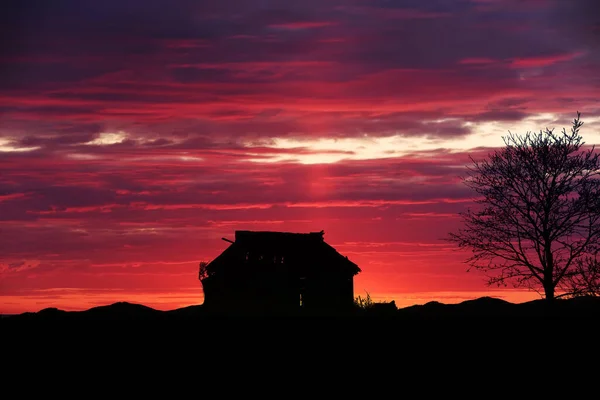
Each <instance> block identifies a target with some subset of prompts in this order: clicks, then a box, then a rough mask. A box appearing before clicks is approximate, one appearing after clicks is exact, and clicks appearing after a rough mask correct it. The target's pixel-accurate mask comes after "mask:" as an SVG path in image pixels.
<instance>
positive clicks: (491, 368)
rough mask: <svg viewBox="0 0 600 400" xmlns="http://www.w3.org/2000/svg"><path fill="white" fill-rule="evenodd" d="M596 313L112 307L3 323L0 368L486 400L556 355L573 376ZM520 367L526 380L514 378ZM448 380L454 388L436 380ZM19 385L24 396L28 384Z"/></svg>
mask: <svg viewBox="0 0 600 400" xmlns="http://www.w3.org/2000/svg"><path fill="white" fill-rule="evenodd" d="M599 317H600V298H578V299H570V300H560V301H556V303H555V304H554V305H553V306H552V307H549V306H548V305H547V304H546V303H545V302H544V301H542V300H539V301H533V302H528V303H521V304H513V303H508V302H506V301H503V300H500V299H495V298H488V297H484V298H480V299H476V300H470V301H465V302H462V303H460V304H442V303H437V302H430V303H427V304H424V305H415V306H412V307H406V308H401V309H396V308H395V305H391V304H379V305H378V306H376V307H374V308H372V309H369V310H356V311H355V312H352V313H345V314H330V313H324V312H322V313H319V314H306V313H305V314H298V315H278V316H274V315H271V316H268V315H258V314H256V313H255V314H244V315H241V314H240V315H226V314H215V313H211V312H209V311H208V310H206V309H204V308H203V307H202V306H190V307H185V308H181V309H177V310H171V311H158V310H154V309H152V308H149V307H145V306H143V305H139V304H130V303H123V302H121V303H115V304H112V305H108V306H103V307H95V308H92V309H89V310H86V311H80V312H66V311H61V310H57V309H45V310H41V311H39V312H36V313H24V314H20V315H14V316H5V317H2V318H0V339H1V340H2V344H3V347H2V357H3V362H2V363H3V365H4V366H8V367H10V371H12V372H13V373H14V374H15V376H16V378H15V379H21V378H22V377H24V376H27V377H29V376H31V374H32V371H34V370H35V371H42V372H38V373H35V374H34V376H41V377H44V376H45V375H44V374H46V373H48V372H51V373H53V374H57V375H59V376H60V377H61V379H63V378H64V379H68V378H69V376H70V375H69V374H74V373H75V374H80V375H89V376H90V377H92V378H93V380H95V382H94V384H93V385H92V386H89V387H93V388H103V387H105V386H106V385H108V386H106V387H107V388H110V389H111V390H113V388H114V385H115V383H114V382H116V380H123V379H125V380H126V381H125V384H126V385H128V386H134V387H138V386H137V385H139V384H140V383H139V382H142V381H140V379H143V387H144V388H145V390H148V389H149V390H150V391H152V390H153V389H152V388H154V385H156V384H158V383H160V382H161V380H162V379H163V377H164V376H167V375H172V376H174V377H175V380H176V381H177V382H178V383H177V385H183V386H182V387H185V386H187V385H190V386H193V389H190V390H192V392H193V391H197V390H198V387H200V386H202V387H204V385H207V384H211V383H212V384H217V383H218V385H219V387H220V389H219V390H221V391H223V390H225V391H227V390H230V389H231V390H233V389H235V388H236V387H237V388H238V389H239V388H243V389H244V390H245V388H246V387H247V386H240V384H239V382H238V380H239V379H242V378H244V377H247V378H248V379H250V377H251V376H253V377H258V378H252V379H251V381H252V382H254V384H255V385H257V384H258V385H259V386H260V392H261V393H262V391H264V390H265V389H266V388H267V387H270V388H275V387H277V388H278V387H279V386H277V385H280V383H278V382H280V380H281V379H282V377H284V378H285V381H287V384H286V385H287V386H285V387H287V389H286V390H288V391H289V390H292V389H293V390H294V391H295V390H299V389H300V388H303V387H305V386H306V385H307V384H308V383H311V382H312V383H314V382H320V381H325V382H326V383H327V385H329V386H330V387H334V388H336V389H335V390H336V391H337V390H338V389H339V388H342V389H343V390H344V391H347V392H348V391H349V392H353V391H355V390H356V385H358V384H360V383H361V382H363V383H364V382H365V378H367V377H368V379H366V382H369V385H370V386H369V387H370V389H369V390H370V391H372V390H374V388H377V387H382V386H381V385H382V384H383V385H384V386H385V382H387V384H388V385H392V386H393V387H394V388H396V389H398V388H399V387H400V386H402V387H404V386H405V385H411V384H412V385H417V386H419V387H420V389H419V390H421V391H423V392H422V393H425V394H427V393H430V391H431V390H435V389H439V390H442V389H443V391H446V390H450V389H452V388H454V389H452V390H455V391H458V392H459V393H463V391H464V390H465V389H466V388H471V389H477V388H479V387H480V386H481V385H480V383H479V382H480V380H481V379H483V378H486V379H487V380H488V382H490V383H488V385H487V389H485V393H487V394H486V395H485V396H483V398H486V399H487V398H490V399H492V398H496V397H494V396H492V394H493V393H495V390H496V389H494V390H493V391H490V390H491V389H490V388H491V387H494V388H495V385H497V384H498V383H499V382H500V383H501V384H502V385H506V383H505V382H503V380H504V377H505V375H506V376H509V375H510V379H509V381H510V382H511V384H512V383H515V382H517V381H518V382H517V383H519V382H521V383H522V381H523V382H525V381H528V379H529V378H527V377H528V376H530V373H531V372H532V371H546V369H547V367H548V368H550V367H551V366H552V365H554V364H556V360H555V358H556V357H557V356H560V357H564V358H565V359H567V361H566V363H558V365H559V367H560V370H561V373H560V374H561V380H562V379H563V378H562V376H563V374H564V372H565V371H567V372H568V371H571V370H573V371H579V372H577V374H580V373H581V370H582V368H581V366H583V365H587V362H588V361H589V360H597V356H596V355H595V354H596V353H597V352H598V351H597V349H598V346H597V341H598V340H597V337H598V336H597V332H598V320H599ZM65 366H68V368H69V371H70V372H69V374H66V373H65V372H64V371H63V368H65ZM572 366H573V367H572ZM575 367H577V368H575ZM573 368H575V369H573ZM586 368H587V367H586ZM586 368H583V371H587V369H586ZM519 369H523V370H526V371H527V373H524V372H523V373H518V374H517V372H516V371H517V370H519ZM92 370H94V371H96V372H94V373H91V372H90V371H92ZM98 370H101V371H103V372H98ZM139 371H145V372H144V374H141V373H140V372H139ZM40 374H41V375H40ZM134 375H135V379H134ZM98 376H101V377H103V378H102V379H103V380H100V381H97V380H98ZM152 376H154V378H151V377H152ZM448 376H453V377H454V378H453V379H452V385H453V386H452V385H451V386H448V385H447V384H445V385H442V384H441V383H440V382H438V381H437V380H438V379H442V378H444V379H445V377H448ZM232 377H235V378H232ZM424 377H428V380H426V381H424V380H423V379H424ZM482 377H483V378H482ZM500 377H502V378H500ZM40 379H41V378H40ZM338 379H339V380H338ZM5 382H6V384H7V385H8V384H12V381H10V380H8V379H7V380H6V381H5ZM15 382H17V381H15ZM28 382H29V383H26V384H23V385H25V386H20V387H22V388H23V389H21V390H25V389H27V390H28V389H29V388H30V387H31V388H33V386H31V385H32V384H31V380H29V381H28ZM266 382H268V383H266ZM332 382H336V383H335V385H334V384H333V383H332ZM423 382H425V383H423ZM427 382H429V383H427ZM491 382H493V384H492V383H491ZM561 382H562V381H561ZM521 383H519V385H520V384H521ZM475 384H476V385H475ZM515 384H516V383H515ZM36 385H38V384H37V383H36ZM111 385H112V386H111ZM473 385H475V386H473ZM478 385H479V386H478ZM502 385H501V386H502ZM38 386H39V385H38ZM238 386H239V387H238ZM39 387H42V386H39ZM44 390H45V389H44ZM94 390H96V389H94ZM115 390H116V389H115ZM136 390H137V389H136ZM186 390H187V389H186ZM278 390H279V389H278ZM340 390H341V389H340ZM398 390H399V389H398ZM510 390H511V391H514V392H515V393H516V392H517V389H514V388H513V389H510ZM519 390H520V389H519ZM477 391H478V393H479V394H481V393H484V392H481V391H480V389H477ZM192 392H189V393H192ZM492 392H493V393H492ZM189 393H188V394H189ZM286 393H287V392H286ZM431 393H433V392H431ZM478 396H479V395H478ZM171 397H173V396H171V395H169V398H171ZM478 398H481V397H478ZM575 398H577V397H576V396H575Z"/></svg>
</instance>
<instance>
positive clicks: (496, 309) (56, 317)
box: [1, 297, 600, 324]
mask: <svg viewBox="0 0 600 400" xmlns="http://www.w3.org/2000/svg"><path fill="white" fill-rule="evenodd" d="M389 304H390V303H387V304H385V303H384V304H382V303H376V304H375V306H374V307H370V308H366V309H358V308H357V309H356V310H354V311H353V312H350V313H344V314H336V315H333V314H325V313H323V314H319V313H311V314H302V313H298V314H294V315H290V314H286V315H276V316H285V317H294V318H296V317H297V318H302V317H315V316H319V317H344V318H364V317H372V318H385V319H387V320H397V321H399V322H401V321H408V320H414V319H427V320H431V319H438V320H445V321H447V320H453V319H459V318H461V319H462V318H486V319H490V318H493V319H506V318H532V317H533V318H537V317H578V318H579V317H583V318H594V319H595V318H598V317H600V297H581V298H573V299H565V300H556V302H555V304H554V305H552V306H550V305H549V304H547V302H546V301H544V300H534V301H529V302H525V303H510V302H508V301H505V300H502V299H498V298H493V297H481V298H478V299H473V300H466V301H463V302H460V303H457V304H444V303H441V302H437V301H431V302H428V303H425V304H420V305H412V306H409V307H404V308H399V309H396V308H395V305H394V306H393V307H387V306H388V305H389ZM382 305H386V307H381V306H382ZM378 306H379V307H378ZM238 316H241V317H262V316H271V315H264V314H260V313H255V314H252V313H250V314H216V313H212V312H209V311H208V310H206V309H205V308H204V307H203V306H202V305H192V306H187V307H182V308H178V309H174V310H168V311H162V310H156V309H153V308H151V307H148V306H144V305H142V304H135V303H128V302H117V303H114V304H110V305H106V306H98V307H93V308H90V309H88V310H84V311H64V310H60V309H57V308H45V309H43V310H40V311H38V312H26V313H22V314H17V315H11V316H5V317H4V318H2V319H1V322H2V323H6V324H10V323H13V322H35V321H46V322H61V321H111V320H115V321H124V320H125V321H139V320H145V321H156V322H172V321H190V322H193V321H200V320H202V319H205V318H212V317H238Z"/></svg>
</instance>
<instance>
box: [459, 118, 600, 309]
mask: <svg viewBox="0 0 600 400" xmlns="http://www.w3.org/2000/svg"><path fill="white" fill-rule="evenodd" d="M580 117H581V115H580V113H579V112H577V118H576V119H574V121H573V125H572V127H571V129H570V131H566V129H563V130H562V132H561V133H555V132H554V130H553V129H548V128H546V129H545V130H544V131H540V132H539V133H535V134H534V133H531V132H527V133H526V134H524V135H517V134H513V133H511V132H509V135H508V136H505V137H503V140H504V144H505V146H504V147H503V148H501V149H499V150H496V151H494V152H493V153H491V154H489V155H488V156H489V157H488V158H487V159H484V160H481V161H475V160H473V159H472V158H471V161H472V163H473V164H472V165H471V166H470V167H469V168H468V172H467V175H466V176H465V177H463V182H464V184H466V185H467V186H468V187H470V188H471V189H473V190H474V191H475V193H476V194H477V195H478V197H477V198H476V199H475V203H476V205H477V207H476V209H468V210H467V211H466V212H463V213H461V217H462V220H463V227H462V228H460V229H459V230H458V231H457V232H454V233H451V234H450V237H449V240H450V241H453V242H455V243H457V245H458V246H459V248H465V249H470V250H471V252H472V255H471V256H470V257H469V258H468V260H467V263H468V264H469V265H470V267H469V269H471V268H475V269H478V270H481V271H484V272H485V273H486V274H487V276H488V278H489V279H488V284H498V285H506V284H507V283H509V282H510V283H512V284H513V285H514V286H516V287H527V288H530V289H533V290H537V291H538V292H540V293H541V292H543V294H544V296H545V298H546V299H547V300H552V299H554V298H555V297H557V296H569V295H570V296H575V295H589V294H598V287H599V285H600V267H599V264H598V253H599V251H600V154H598V153H597V152H596V151H595V148H594V146H591V147H588V148H586V147H585V146H584V145H585V143H584V142H583V140H582V136H581V135H580V134H579V131H580V128H581V127H582V125H583V122H582V121H581V120H580Z"/></svg>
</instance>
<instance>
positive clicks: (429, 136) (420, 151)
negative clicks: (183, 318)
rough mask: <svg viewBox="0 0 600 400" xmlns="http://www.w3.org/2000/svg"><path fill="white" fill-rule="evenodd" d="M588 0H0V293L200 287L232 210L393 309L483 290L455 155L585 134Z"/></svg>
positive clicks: (591, 118) (237, 220)
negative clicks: (511, 136)
mask: <svg viewBox="0 0 600 400" xmlns="http://www.w3.org/2000/svg"><path fill="white" fill-rule="evenodd" d="M598 7H599V3H598V2H597V1H595V0H581V1H559V0H547V1H544V0H519V1H517V0H456V1H448V0H443V1H442V0H432V1H423V0H408V1H385V0H369V1H366V0H346V1H341V0H304V1H301V2H300V1H298V2H296V1H287V0H286V1H268V0H262V1H261V0H247V1H241V0H219V1H191V0H182V1H176V2H173V1H162V0H145V1H142V0H138V1H134V0H118V1H117V0H103V1H91V0H77V1H75V0H72V1H71V0H61V1H56V2H55V1H33V0H8V3H7V6H5V7H4V8H3V12H2V14H1V15H0V36H2V37H3V38H4V40H3V41H2V43H1V44H0V72H1V73H0V313H16V312H23V311H37V310H40V309H42V308H45V307H58V308H62V309H69V310H73V309H86V308H89V307H92V306H95V305H101V304H110V303H113V302H116V301H130V302H136V303H142V304H146V305H148V306H151V307H155V308H158V309H173V308H177V307H180V306H185V305H190V304H199V303H201V302H202V290H201V285H200V282H199V281H198V280H197V269H198V263H199V262H200V261H203V260H211V259H212V258H214V257H216V256H217V255H218V254H219V253H220V252H221V251H222V250H224V249H225V248H226V246H227V245H228V244H227V243H226V242H224V241H222V240H221V237H229V238H233V236H234V231H235V230H237V229H247V230H277V231H295V232H309V231H320V230H324V231H325V240H326V241H327V242H328V243H330V244H331V245H333V246H334V247H335V248H336V249H338V251H340V252H341V253H342V254H344V255H347V256H348V257H349V258H350V259H351V260H353V261H354V262H356V263H357V264H358V265H359V266H360V267H361V268H362V270H363V272H362V273H361V274H359V275H358V276H357V277H356V278H355V294H356V295H359V294H360V295H365V291H366V292H369V293H370V294H371V296H372V297H374V298H375V299H376V300H384V299H385V300H392V299H394V300H396V303H397V304H398V305H399V306H406V305H411V304H421V303H425V302H427V301H431V300H437V301H441V302H446V303H450V302H458V301H462V300H464V299H470V298H476V297H480V296H483V295H490V296H495V297H501V298H504V299H507V300H509V301H514V302H520V301H524V300H529V299H534V298H538V297H539V296H538V295H537V294H536V293H530V292H523V291H517V290H513V289H512V288H510V287H509V288H503V290H497V289H495V290H493V288H488V287H487V286H486V285H485V281H484V277H483V276H482V275H479V274H476V273H473V272H470V273H467V272H466V266H465V264H464V263H463V261H464V259H465V258H466V256H467V254H466V253H460V252H458V251H456V250H455V249H454V247H453V246H452V245H450V244H448V243H446V242H444V241H443V240H442V239H443V238H445V237H446V236H447V234H448V232H450V231H453V230H455V229H456V228H457V227H459V226H460V219H459V218H458V217H457V213H458V212H460V211H461V210H464V209H465V208H466V207H469V206H470V205H471V203H470V201H471V199H472V196H473V193H471V192H470V191H469V190H468V189H467V188H466V187H464V186H463V185H462V184H461V182H460V179H459V176H460V175H461V174H462V173H463V171H464V167H465V165H467V164H468V163H469V159H468V156H469V155H472V156H474V157H476V158H477V157H484V156H485V155H486V154H487V153H488V152H489V151H490V150H491V148H493V147H497V146H502V139H501V136H502V135H505V134H507V133H508V131H509V130H510V131H512V132H515V133H524V132H526V131H539V130H540V129H543V128H545V127H550V128H552V127H556V129H558V130H560V129H562V127H568V126H569V123H570V120H572V119H573V117H575V113H576V111H580V112H581V113H582V119H583V121H584V122H585V125H584V127H583V129H582V131H581V134H582V136H583V138H584V140H585V141H586V143H587V144H600V102H599V97H598V93H600V75H599V74H598V72H597V71H599V70H600V51H599V50H600V17H599V16H600V9H599V8H598Z"/></svg>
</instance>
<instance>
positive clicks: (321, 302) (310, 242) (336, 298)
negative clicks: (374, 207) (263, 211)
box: [200, 231, 361, 311]
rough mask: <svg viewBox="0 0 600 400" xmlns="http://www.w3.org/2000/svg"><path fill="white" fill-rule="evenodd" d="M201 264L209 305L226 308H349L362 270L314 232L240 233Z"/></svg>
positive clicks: (205, 299)
mask: <svg viewBox="0 0 600 400" xmlns="http://www.w3.org/2000/svg"><path fill="white" fill-rule="evenodd" d="M223 240H226V241H228V242H230V243H231V245H229V247H228V248H227V249H225V251H223V253H221V254H220V255H219V256H218V257H217V258H215V259H214V260H213V261H212V262H210V263H209V264H208V265H207V266H205V268H201V271H200V280H201V282H202V288H203V290H204V306H205V307H207V309H208V308H212V309H220V310H223V309H225V310H246V309H248V310H259V311H260V310H272V311H295V310H300V309H309V310H343V309H351V308H352V306H353V304H354V275H356V274H358V273H359V272H360V271H361V270H360V268H359V267H358V266H357V265H356V264H354V263H353V262H352V261H350V260H348V257H344V256H342V255H341V254H340V253H338V252H337V251H336V250H335V249H334V248H333V247H331V246H330V245H329V244H327V243H325V241H324V239H323V231H321V232H311V233H289V232H253V231H236V232H235V241H233V242H232V241H230V240H228V239H225V238H224V239H223Z"/></svg>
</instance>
